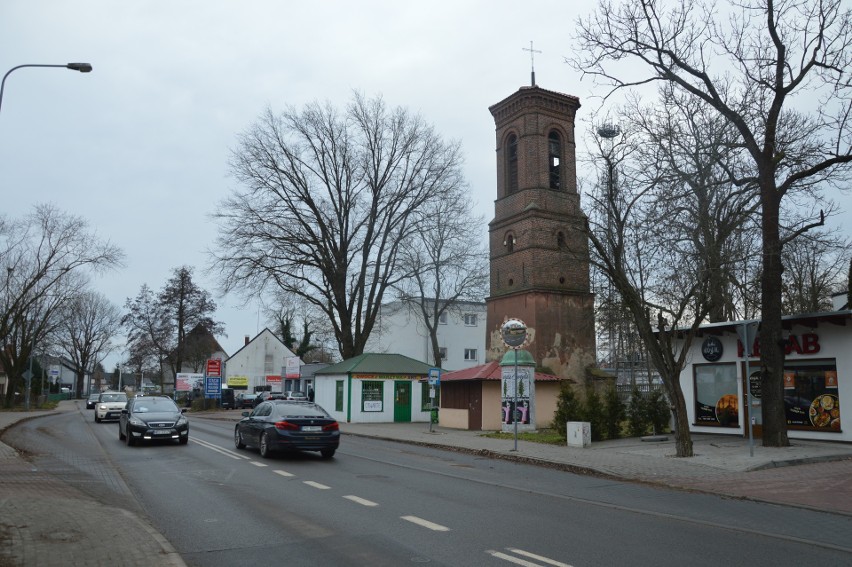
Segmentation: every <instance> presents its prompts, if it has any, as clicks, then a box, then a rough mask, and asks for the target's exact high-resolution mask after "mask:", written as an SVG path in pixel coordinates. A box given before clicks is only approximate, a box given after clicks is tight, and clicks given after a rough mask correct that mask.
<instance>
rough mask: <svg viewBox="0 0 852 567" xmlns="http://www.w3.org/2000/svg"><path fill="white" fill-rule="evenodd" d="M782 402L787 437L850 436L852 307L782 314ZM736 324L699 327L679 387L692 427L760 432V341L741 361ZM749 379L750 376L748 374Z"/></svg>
mask: <svg viewBox="0 0 852 567" xmlns="http://www.w3.org/2000/svg"><path fill="white" fill-rule="evenodd" d="M783 325H784V329H785V331H784V334H785V343H786V357H785V361H784V386H783V387H784V405H785V413H786V418H787V430H788V436H789V437H790V438H791V439H819V440H824V441H846V442H849V441H852V428H850V427H849V425H848V423H847V425H846V427H845V428H844V427H843V421H844V413H846V414H847V415H846V417H845V420H846V421H847V422H848V420H849V412H850V411H852V410H850V408H852V311H849V310H843V311H835V312H827V313H816V314H804V315H795V316H786V317H784V318H783ZM742 326H743V323H742V322H730V323H714V324H710V325H702V326H701V328H700V334H699V336H698V337H696V339H695V341H694V342H693V344H692V346H691V348H690V352H689V359H688V362H687V365H686V367H685V368H684V369H683V371H682V372H681V374H680V384H681V388H682V389H683V395H684V399H685V401H686V408H687V415H688V416H689V422H690V431H692V432H696V433H730V434H733V435H743V436H747V435H748V424H749V422H750V421H752V419H753V428H754V429H753V431H754V434H755V437H760V435H761V432H762V424H763V416H762V413H761V407H762V404H761V391H760V341H759V339H755V341H754V344H753V347H752V353H753V354H752V356H751V357H749V358H748V366H746V357H745V349H744V348H743V343H742V342H741V341H740V339H739V336H738V334H737V330H738V328H740V330H742ZM747 377H748V378H747Z"/></svg>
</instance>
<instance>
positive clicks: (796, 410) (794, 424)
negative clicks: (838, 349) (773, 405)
mask: <svg viewBox="0 0 852 567" xmlns="http://www.w3.org/2000/svg"><path fill="white" fill-rule="evenodd" d="M784 407H785V411H786V414H787V425H788V426H789V427H790V428H791V429H809V430H818V431H836V432H840V401H839V396H838V384H837V364H836V363H835V361H834V360H819V361H817V360H815V361H787V362H786V363H785V364H784Z"/></svg>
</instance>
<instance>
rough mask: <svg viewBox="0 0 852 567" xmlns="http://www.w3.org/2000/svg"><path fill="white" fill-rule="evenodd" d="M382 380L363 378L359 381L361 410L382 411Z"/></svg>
mask: <svg viewBox="0 0 852 567" xmlns="http://www.w3.org/2000/svg"><path fill="white" fill-rule="evenodd" d="M384 384H385V383H384V382H382V381H373V380H369V381H367V380H365V381H364V382H362V383H361V411H383V410H384V404H383V393H384Z"/></svg>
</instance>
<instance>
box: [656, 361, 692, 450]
mask: <svg viewBox="0 0 852 567" xmlns="http://www.w3.org/2000/svg"><path fill="white" fill-rule="evenodd" d="M667 381H668V384H666V383H665V382H666V381H664V382H663V383H664V385H666V389H667V390H668V395H669V403H671V405H672V415H673V416H674V419H675V451H676V454H677V456H678V457H692V456H693V452H692V434H691V433H690V432H689V419H688V418H687V413H686V402H685V401H684V399H683V391H682V390H681V387H680V376H674V377H669V379H668V380H667Z"/></svg>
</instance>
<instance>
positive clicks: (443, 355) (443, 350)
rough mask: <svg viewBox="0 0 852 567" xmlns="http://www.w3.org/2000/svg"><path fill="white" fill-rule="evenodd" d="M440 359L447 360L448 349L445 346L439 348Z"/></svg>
mask: <svg viewBox="0 0 852 567" xmlns="http://www.w3.org/2000/svg"><path fill="white" fill-rule="evenodd" d="M438 357H439V358H440V359H441V360H447V347H445V346H442V347H438Z"/></svg>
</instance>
